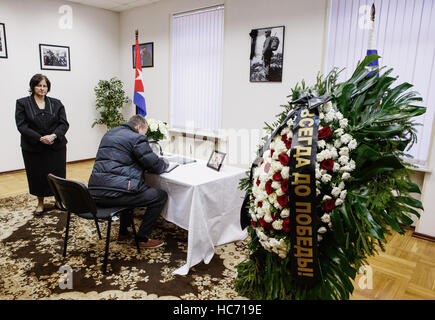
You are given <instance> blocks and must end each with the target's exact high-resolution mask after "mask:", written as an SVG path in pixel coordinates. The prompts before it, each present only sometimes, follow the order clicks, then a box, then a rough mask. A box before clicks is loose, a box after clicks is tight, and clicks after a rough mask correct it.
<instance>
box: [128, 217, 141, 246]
mask: <svg viewBox="0 0 435 320" xmlns="http://www.w3.org/2000/svg"><path fill="white" fill-rule="evenodd" d="M130 222H131V228H132V229H133V235H134V241H135V242H136V249H137V253H140V247H139V242H138V241H137V234H136V227H135V226H134V217H133V211H131V220H130Z"/></svg>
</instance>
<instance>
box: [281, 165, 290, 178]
mask: <svg viewBox="0 0 435 320" xmlns="http://www.w3.org/2000/svg"><path fill="white" fill-rule="evenodd" d="M289 176H290V167H283V168H282V170H281V177H282V178H283V179H288V178H289Z"/></svg>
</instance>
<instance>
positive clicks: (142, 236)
mask: <svg viewBox="0 0 435 320" xmlns="http://www.w3.org/2000/svg"><path fill="white" fill-rule="evenodd" d="M94 199H95V202H96V203H97V205H98V206H101V207H112V206H113V207H116V206H128V207H147V209H146V212H145V214H144V216H143V220H142V224H141V225H140V227H139V231H138V232H137V237H138V239H139V241H147V239H148V237H149V236H150V234H151V231H152V230H153V226H154V222H155V221H156V220H157V219H158V218H159V216H160V213H161V212H162V210H163V207H164V206H165V204H166V201H167V200H168V194H167V193H166V192H165V191H163V190H159V189H154V188H146V189H145V190H143V191H141V192H138V193H123V194H122V195H121V196H119V197H115V198H109V197H98V198H94ZM130 217H132V216H131V215H130V214H128V215H124V214H121V215H120V219H119V220H120V221H119V233H120V234H127V233H128V231H127V227H129V226H130V224H131V222H130V220H129V219H130Z"/></svg>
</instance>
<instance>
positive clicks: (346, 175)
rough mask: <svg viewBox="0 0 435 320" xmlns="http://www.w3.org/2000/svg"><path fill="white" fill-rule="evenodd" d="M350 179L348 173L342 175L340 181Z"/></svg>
mask: <svg viewBox="0 0 435 320" xmlns="http://www.w3.org/2000/svg"><path fill="white" fill-rule="evenodd" d="M349 178H350V173H349V172H345V173H343V175H342V176H341V179H343V180H347V179H349Z"/></svg>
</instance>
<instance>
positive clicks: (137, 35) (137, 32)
mask: <svg viewBox="0 0 435 320" xmlns="http://www.w3.org/2000/svg"><path fill="white" fill-rule="evenodd" d="M135 35H136V40H137V38H138V37H139V31H138V30H137V29H136V31H135Z"/></svg>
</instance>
